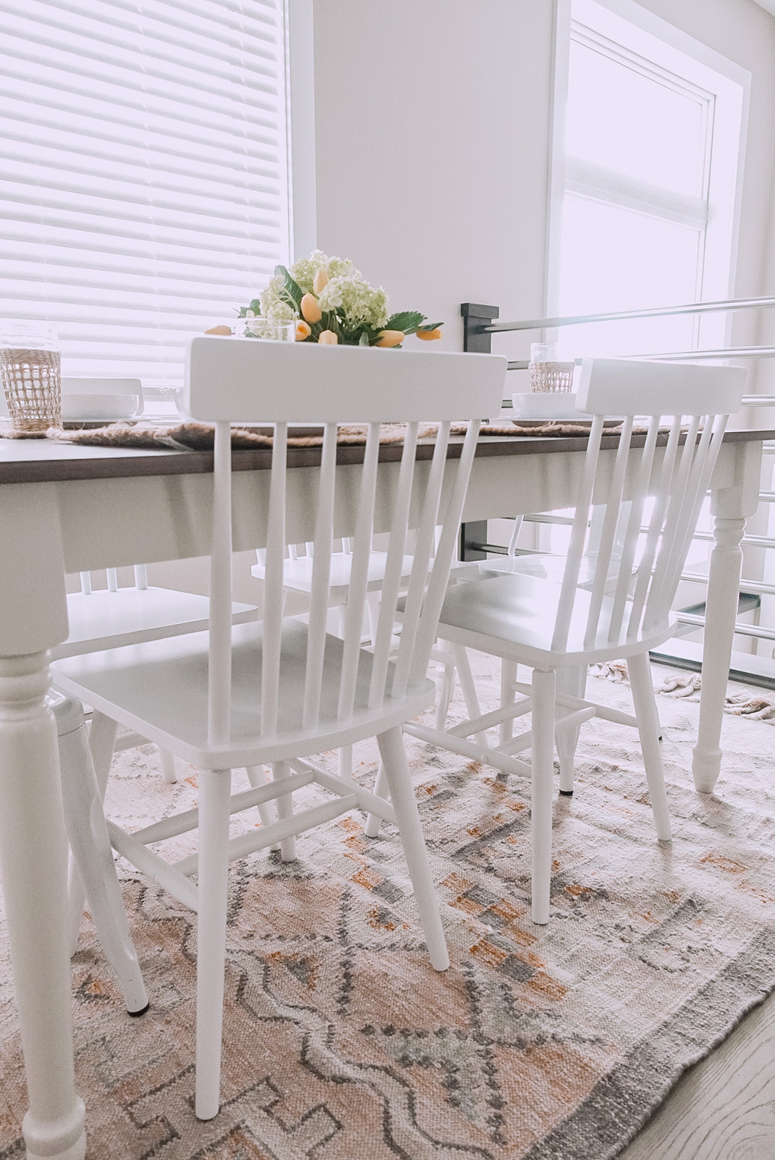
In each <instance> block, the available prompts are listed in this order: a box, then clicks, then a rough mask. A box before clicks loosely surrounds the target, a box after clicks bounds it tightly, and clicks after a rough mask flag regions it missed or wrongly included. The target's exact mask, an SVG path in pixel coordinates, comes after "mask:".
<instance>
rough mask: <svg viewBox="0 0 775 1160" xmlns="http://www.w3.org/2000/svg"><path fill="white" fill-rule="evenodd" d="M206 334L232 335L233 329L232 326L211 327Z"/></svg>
mask: <svg viewBox="0 0 775 1160" xmlns="http://www.w3.org/2000/svg"><path fill="white" fill-rule="evenodd" d="M205 334H231V327H230V326H211V327H210V329H209V330H206V331H205Z"/></svg>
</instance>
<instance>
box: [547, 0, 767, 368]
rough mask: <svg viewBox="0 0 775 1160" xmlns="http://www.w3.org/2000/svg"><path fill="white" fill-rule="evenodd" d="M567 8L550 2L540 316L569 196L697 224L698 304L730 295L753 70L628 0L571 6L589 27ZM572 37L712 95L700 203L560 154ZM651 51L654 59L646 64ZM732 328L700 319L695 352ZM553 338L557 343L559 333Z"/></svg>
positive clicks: (553, 302)
mask: <svg viewBox="0 0 775 1160" xmlns="http://www.w3.org/2000/svg"><path fill="white" fill-rule="evenodd" d="M572 3H573V0H555V5H554V55H553V62H552V64H553V68H552V72H553V76H552V108H551V114H550V115H551V123H552V131H551V142H550V149H549V172H548V197H547V246H546V270H545V297H544V306H545V310H546V314H547V315H548V316H551V315H557V314H558V313H559V288H560V267H561V258H562V218H563V205H564V200H565V195H566V191H567V192H571V193H574V192H576V193H578V194H579V195H581V196H597V198H598V200H600V201H602V202H604V203H605V202H607V203H609V204H615V205H619V206H621V207H622V208H629V209H635V210H640V211H641V212H643V211H644V210H645V211H646V212H648V211H649V208H650V209H651V210H653V209H654V208H656V207H657V206H658V207H659V208H660V209H661V211H662V212H661V213H659V214H656V215H655V216H657V217H660V218H664V219H667V220H672V221H681V222H683V223H685V224H687V225H696V226H698V227H700V228H703V229H704V241H703V246H702V250H703V255H702V260H701V269H700V271H699V278H698V283H699V285H698V293H697V296H696V301H714V300H724V299H728V298H731V297H732V296H733V295H734V286H735V276H736V265H737V250H738V238H739V230H740V207H741V198H742V184H743V171H744V165H745V149H746V131H747V124H748V107H749V101H750V88H751V74H750V72H749V71H748V70H746V69H744V68H742V67H741V66H740V65H738V64H736V63H735V62H734V61H730V60H728V59H727V58H726V57H723V56H722V55H721V54H720V53H717V52H715V50H713V49H711V48H709V47H708V46H707V45H704V44H702V43H701V42H700V41H698V40H695V39H694V38H693V37H691V36H689V35H688V34H687V33H684V32H682V31H681V30H680V29H678V28H676V27H675V26H674V25H672V24H669V23H668V22H667V21H665V20H662V19H661V18H660V17H658V16H655V15H654V14H653V13H652V12H650V11H649V10H648V9H646V8H643V7H642V6H641V5H640V4H637V3H635V2H634V0H576V3H577V5H578V7H579V8H581V10H582V14H583V10H584V9H585V8H586V9H587V10H588V12H589V11H590V9H591V10H592V11H593V18H594V25H595V26H594V27H590V25H589V24H585V22H584V19H583V15H582V16H581V17H579V18H576V19H574V18H573V16H572ZM577 10H578V9H577ZM572 37H578V39H579V40H581V41H582V42H583V41H585V40H588V41H589V42H591V44H592V45H593V46H599V47H600V48H601V49H602V50H603V51H604V52H606V54H607V55H610V56H612V58H614V59H621V60H622V61H623V62H624V63H627V60H628V58H629V59H630V60H631V61H632V62H633V63H634V64H635V66H636V67H637V69H638V71H641V72H643V73H645V74H647V75H648V73H653V74H655V79H659V80H660V81H661V82H662V83H667V84H668V85H669V86H670V87H673V88H677V89H678V90H679V91H681V90H683V91H684V92H687V94H688V95H694V96H700V97H701V98H703V99H704V100H705V99H706V98H709V99H708V100H707V101H706V103H707V104H708V106H709V107H708V110H707V112H706V117H707V118H708V122H707V124H708V128H707V131H708V139H707V143H706V148H707V149H708V150H709V157H708V166H707V188H706V190H705V191H704V192H705V193H706V197H705V198H692V197H689V196H688V195H682V194H678V193H675V194H673V193H670V192H669V191H666V190H661V189H658V188H657V187H649V186H648V185H647V183H645V182H641V181H638V180H637V179H630V178H626V177H625V176H624V175H621V174H617V173H615V172H614V171H607V170H604V169H603V168H602V167H598V166H593V165H591V164H588V163H586V162H581V161H576V160H575V159H571V158H568V156H567V155H566V152H565V109H566V105H567V100H568V78H569V63H570V45H571V39H572ZM606 42H608V44H610V43H611V42H612V43H613V45H614V46H615V52H610V50H609V49H608V45H607V44H606ZM628 42H629V43H628ZM638 42H640V43H638ZM634 46H635V47H634ZM644 48H646V49H650V50H651V53H650V54H649V53H644V51H643V49H644ZM652 55H653V56H656V57H657V59H652ZM671 64H672V66H673V67H672V68H671V67H670V66H671ZM676 81H678V83H677V84H676ZM711 104H712V107H710V106H711ZM730 154H732V155H733V156H734V157H735V160H736V164H733V165H729V164H728V161H729V157H730ZM653 305H660V304H659V303H654V304H653ZM612 325H613V324H612ZM731 325H732V319H731V315H729V314H717V315H700V316H697V317H696V320H695V325H694V331H693V340H694V341H693V346H694V347H696V348H698V349H701V348H705V349H709V348H715V347H723V346H728V345H729V342H730V338H731ZM552 337H553V338H554V337H557V332H556V331H555V332H553V334H552ZM632 353H637V352H635V351H633V352H632Z"/></svg>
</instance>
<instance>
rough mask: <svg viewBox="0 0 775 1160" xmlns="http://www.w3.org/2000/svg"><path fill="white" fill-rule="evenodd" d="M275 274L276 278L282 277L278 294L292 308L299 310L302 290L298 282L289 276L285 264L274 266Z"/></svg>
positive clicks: (302, 294) (302, 295)
mask: <svg viewBox="0 0 775 1160" xmlns="http://www.w3.org/2000/svg"><path fill="white" fill-rule="evenodd" d="M274 272H275V274H276V275H277V276H278V278H282V280H283V284H282V287H281V289H280V295H281V296H282V297H283V298H284V299H285V300H286V302H288V303H289V304H290V305H291V306H292V307H293V308H294V310H301V300H302V298H303V297H304V291H303V290H302V288H301V286H300V285H299V284H298V282H297V281H296V280H295V279H294V278H292V277H291V275H290V274H289V273H288V271H287V270H286V268H285V266H275V268H274Z"/></svg>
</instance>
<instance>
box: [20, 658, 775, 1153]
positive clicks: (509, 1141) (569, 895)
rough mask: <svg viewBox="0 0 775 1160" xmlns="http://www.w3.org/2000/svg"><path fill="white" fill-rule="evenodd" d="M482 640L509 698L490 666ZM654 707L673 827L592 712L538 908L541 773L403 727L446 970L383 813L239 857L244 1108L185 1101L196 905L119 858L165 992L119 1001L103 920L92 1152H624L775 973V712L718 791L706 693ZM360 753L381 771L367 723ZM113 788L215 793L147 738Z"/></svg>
mask: <svg viewBox="0 0 775 1160" xmlns="http://www.w3.org/2000/svg"><path fill="white" fill-rule="evenodd" d="M474 661H475V671H476V673H477V680H478V683H479V687H480V690H481V693H482V703H483V708H485V709H486V708H490V707H492V706H493V705H494V704H495V701H496V697H497V691H498V674H497V671H496V669H495V665H494V664H493V662H492V661H489V660H488V659H486V658H483V657H479V656H475V657H474ZM664 673H665V670H660V669H655V670H654V676H655V683H659V681H660V679H661V678H663V676H664ZM589 691H590V695H591V696H593V697H596V698H597V699H600V700H604V701H606V702H607V703H609V704H613V705H621V706H625V707H626V706H627V705H628V703H629V690H628V689H627V687H626V686H625V685H624V684H618V683H614V682H612V681H605V680H590V690H589ZM659 708H660V714H661V718H662V722H663V727H664V741H663V753H664V758H665V762H666V767H667V776H668V782H669V789H668V793H669V799H670V806H671V811H672V816H673V819H674V829H675V838H674V841H673V843H672V847H671V846H660V845H659V844H658V843H657V842H656V840H655V838H654V833H653V827H652V822H651V815H650V809H649V806H648V798H647V795H646V792H645V785H644V779H643V771H642V765H641V760H640V756H639V752H638V745H637V737H636V734H635V732H634V731H632V730H629V729H627V728H625V727H620V726H617V725H613V724H611V723H608V722H601V721H593V722H591V723H589V724H588V725H587V726H585V728H584V729H583V730H582V735H581V741H580V744H579V750H578V763H577V768H578V777H577V786H576V793H575V795H574V796H573V797H572V798H558V799H557V800H556V802H555V829H554V857H555V864H554V877H553V888H552V916H551V921H550V924H549V926H548V927H545V928H538V927H536V926H534V925H533V924H532V923H531V921H530V919H529V911H528V906H529V872H530V841H529V816H530V796H529V786H528V785H527V783H526V782H525V781H522V780H520V779H516V778H511V779H509V780H508V782H506V781H504V780H503V779H501V778H499V777H496V776H495V775H494V772H493V771H492V770H489V769H483V768H482V767H480V766H477V765H476V764H473V763H466V762H465V761H464V760H463V759H460V758H456V757H453V756H452V755H451V754H449V753H442V752H440V751H438V750H433V749H430V748H429V747H427V746H425V745H424V744H423V743H421V742H418V741H413V740H410V739H407V746H408V749H409V752H410V755H411V764H412V770H413V775H414V778H415V786H416V793H417V797H418V800H419V802H420V807H421V812H422V818H423V824H424V827H425V832H426V835H427V840H428V845H429V849H430V851H431V859H432V865H433V870H434V875H435V878H436V881H437V883H438V885H439V891H440V895H441V898H442V900H443V903H444V914H443V919H444V924H445V928H446V932H447V938H448V942H449V946H450V952H451V957H452V966H451V967H450V970H449V971H447V972H446V973H444V974H437V973H435V972H434V971H433V970H432V969H431V967H430V965H429V963H428V961H427V957H426V954H425V952H424V947H423V944H422V936H421V932H420V930H419V927H418V924H417V918H416V912H415V908H414V903H413V899H412V895H411V889H410V886H409V883H408V881H407V874H406V869H405V865H404V862H403V858H402V855H401V851H400V846H399V844H398V841H397V838H396V833H395V831H394V830H393V829H392V828H391V827H385V833H384V834H383V835H382V836H381V837H380V838H379V839H376V840H370V839H367V838H365V836H364V834H363V818H362V816H360V815H358V814H357V813H356V814H352V815H350V816H348V817H345V818H343V819H341V820H340V821H338V822H336V823H332V824H331V825H329V826H328V827H326V828H324V829H323V830H320V831H317V832H316V833H314V834H310V835H308V836H306V837H305V838H304V839H302V840H300V841H299V858H298V861H297V862H295V863H292V864H288V865H285V866H283V865H282V864H281V863H279V862H278V861H277V860H276V859H275V857H274V856H271V855H270V856H267V855H265V854H264V855H261V854H259V855H256V856H255V857H253V858H251V859H249V860H247V861H245V862H244V863H242V864H239V865H237V866H235V867H234V869H233V871H232V883H231V898H230V919H229V951H228V965H227V975H226V991H227V999H226V1011H225V1045H224V1077H223V1107H222V1110H221V1112H220V1114H219V1116H218V1117H217V1118H216V1119H215V1120H213V1121H211V1122H210V1123H207V1124H202V1123H199V1122H198V1121H197V1120H196V1119H195V1117H194V1114H193V1108H192V1095H193V1089H194V1074H193V1030H194V985H195V952H196V929H195V922H194V921H193V916H192V915H191V914H190V913H189V912H187V911H186V910H185V909H184V908H182V907H180V906H179V905H178V904H177V903H175V902H174V901H173V900H171V899H170V898H169V897H168V896H166V895H165V894H163V893H162V892H161V891H159V890H158V889H157V888H155V887H153V886H151V885H149V884H147V883H146V882H145V881H143V880H142V879H141V878H140V876H138V875H137V874H136V873H135V872H134V871H130V870H129V869H128V868H127V866H126V864H120V865H121V866H122V878H123V883H124V890H125V898H126V902H127V907H128V910H129V913H130V921H131V926H132V931H133V935H134V937H135V940H136V944H137V947H138V951H139V953H140V956H141V960H142V964H143V969H144V973H145V978H146V982H147V985H148V988H149V991H150V994H151V1009H150V1011H149V1012H148V1013H147V1014H146V1015H145V1016H144V1017H142V1018H141V1019H136V1020H133V1019H130V1018H128V1016H127V1015H126V1014H125V1012H124V1010H123V1006H122V1003H121V997H120V994H119V993H118V990H117V987H116V985H115V983H114V980H113V978H112V976H111V973H110V971H109V969H108V968H107V966H106V964H105V963H104V960H103V958H102V955H101V953H100V950H99V947H98V945H97V944H96V943H95V940H94V936H93V932H92V930H91V926H90V923H89V921H88V919H85V920H84V925H83V930H82V936H81V940H80V943H79V947H78V951H77V953H76V956H75V959H74V963H73V988H74V1013H75V1044H76V1069H77V1085H78V1090H79V1092H80V1093H81V1094H82V1095H83V1096H84V1098H85V1099H86V1101H87V1109H88V1111H87V1126H88V1132H89V1140H90V1145H89V1152H88V1156H89V1157H90V1158H91V1160H107V1158H108V1157H110V1158H111V1160H141V1158H142V1160H145V1158H151V1157H154V1158H163V1160H203V1158H205V1157H207V1158H213V1160H388V1158H390V1160H396V1158H397V1157H398V1158H401V1160H469V1158H471V1160H473V1158H479V1160H550V1158H555V1160H606V1158H609V1157H613V1156H615V1155H617V1154H618V1152H619V1151H621V1149H622V1148H623V1147H624V1146H625V1144H626V1143H627V1141H628V1140H629V1139H630V1138H631V1137H632V1136H633V1135H634V1134H635V1133H636V1132H637V1130H638V1128H639V1127H640V1126H641V1125H642V1124H643V1122H645V1120H646V1119H647V1118H648V1116H649V1115H650V1114H651V1113H652V1111H653V1110H654V1109H655V1107H657V1106H658V1104H659V1103H660V1102H661V1101H662V1100H663V1099H664V1097H665V1095H666V1093H667V1092H668V1091H669V1090H670V1088H671V1086H672V1085H673V1084H674V1083H675V1082H676V1080H677V1079H678V1078H679V1076H680V1075H681V1073H682V1072H683V1071H684V1070H685V1069H686V1067H688V1066H689V1065H691V1063H693V1062H694V1061H696V1060H697V1059H699V1058H701V1057H702V1056H703V1055H705V1054H707V1052H708V1051H709V1050H710V1049H711V1048H712V1047H713V1045H714V1044H716V1043H717V1042H719V1041H720V1040H721V1038H723V1037H724V1036H725V1035H726V1034H727V1033H728V1032H729V1030H731V1028H732V1027H733V1026H734V1025H735V1023H736V1022H737V1021H739V1019H740V1018H741V1016H742V1015H743V1014H744V1013H745V1011H746V1010H748V1009H750V1008H751V1007H752V1006H753V1005H755V1004H756V1003H757V1002H759V1001H761V999H763V998H764V997H765V995H766V994H767V993H768V992H769V991H770V990H771V989H772V988H773V987H775V841H774V840H773V839H775V820H773V806H774V805H775V778H774V777H773V771H774V769H775V745H773V741H772V738H773V734H772V730H771V726H770V725H769V724H768V723H767V722H763V721H757V720H746V719H741V718H739V717H729V718H727V719H726V720H725V733H724V741H723V744H724V747H725V750H726V756H725V762H724V772H723V776H722V780H721V782H720V784H719V787H718V794H717V795H714V796H713V797H700V796H698V795H697V794H696V793H695V792H694V790H693V787H692V785H691V779H690V775H689V774H688V772H687V771H688V769H689V766H690V759H691V757H690V751H691V745H692V744H693V741H694V738H695V733H696V726H697V706H696V704H693V703H692V702H691V701H687V700H685V699H675V698H670V697H660V699H659ZM454 711H455V712H457V713H460V706H459V705H458V704H457V702H455V705H454ZM326 760H329V761H332V762H333V761H334V760H335V758H334V755H333V754H331V755H328V756H327V758H326ZM356 762H357V773H356V775H357V776H358V777H359V778H360V777H362V778H364V779H366V780H367V781H370V780H371V779H373V776H374V772H375V747H374V745H373V743H368V744H364V745H363V746H361V747H359V749H358V750H357V751H356ZM240 776H242V775H240ZM235 780H237V781H239V778H236V777H235ZM240 788H241V782H240ZM305 792H306V791H305ZM310 792H312V791H310ZM109 795H110V797H109V809H110V812H112V814H113V816H116V817H118V818H120V819H122V820H123V821H124V823H125V824H128V826H129V827H130V828H132V827H134V826H140V825H143V824H145V823H146V822H147V821H150V820H151V819H153V818H155V817H158V816H160V814H162V813H164V812H165V810H168V809H173V808H176V809H180V808H185V807H187V806H189V805H190V804H192V803H194V802H195V800H196V771H195V770H193V769H192V768H190V767H186V768H183V769H181V780H180V781H179V783H178V784H177V785H175V786H170V785H167V784H165V783H164V782H163V781H162V779H161V777H160V776H159V774H158V770H157V761H156V754H155V751H154V750H153V749H152V748H151V747H145V748H143V749H138V750H133V751H127V752H125V753H124V754H121V755H120V756H119V757H118V758H117V759H116V763H115V773H114V776H113V779H112V782H111V786H110V789H109ZM236 824H237V825H239V826H243V827H244V826H252V825H255V824H257V818H256V817H254V816H253V815H252V814H246V815H244V816H243V818H242V819H241V820H240V822H239V823H236ZM188 842H189V838H187V837H181V838H178V839H175V840H174V842H173V843H170V845H171V846H177V849H178V850H179V851H180V852H181V853H182V852H183V851H184V850H185V849H187V848H188V847H187V843H188ZM0 968H1V969H2V975H1V976H0V977H1V979H2V982H1V983H0V1041H1V1042H2V1060H3V1062H2V1067H1V1069H0V1158H2V1160H10V1158H11V1157H17V1156H21V1155H22V1154H23V1153H22V1146H21V1140H20V1128H19V1124H20V1121H21V1116H22V1115H23V1112H24V1110H25V1107H26V1102H25V1093H24V1086H23V1073H22V1066H21V1057H20V1047H19V1042H18V1035H17V1031H16V1021H15V1015H14V1009H13V1001H12V987H11V984H10V979H9V968H8V963H7V960H3V962H2V963H1V964H0Z"/></svg>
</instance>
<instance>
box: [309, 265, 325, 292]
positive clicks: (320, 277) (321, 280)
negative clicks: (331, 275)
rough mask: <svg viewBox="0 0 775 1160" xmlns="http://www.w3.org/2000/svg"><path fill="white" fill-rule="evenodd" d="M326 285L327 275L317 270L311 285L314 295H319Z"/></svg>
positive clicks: (323, 271)
mask: <svg viewBox="0 0 775 1160" xmlns="http://www.w3.org/2000/svg"><path fill="white" fill-rule="evenodd" d="M327 285H328V274H327V273H326V271H325V270H318V272H317V274H316V275H315V278H314V281H313V283H312V289H313V291H314V293H315V294H320V291H321V290H322V289H323V287H324V286H327Z"/></svg>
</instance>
